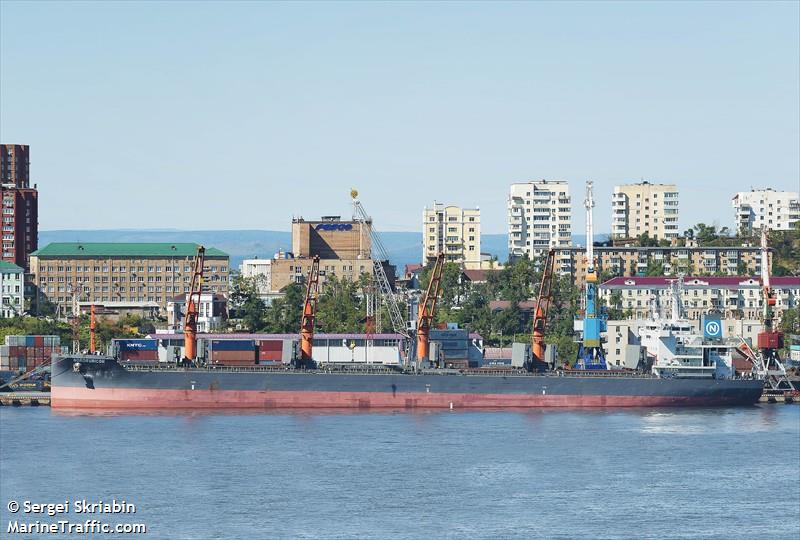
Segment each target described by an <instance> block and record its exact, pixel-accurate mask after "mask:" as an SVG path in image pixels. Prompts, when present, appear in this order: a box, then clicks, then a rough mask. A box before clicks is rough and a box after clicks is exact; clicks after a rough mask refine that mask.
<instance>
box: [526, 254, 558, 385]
mask: <svg viewBox="0 0 800 540" xmlns="http://www.w3.org/2000/svg"><path fill="white" fill-rule="evenodd" d="M555 258H556V251H555V250H554V249H551V250H550V251H548V252H547V258H546V259H545V263H544V271H543V272H542V281H541V283H540V284H539V295H538V296H537V297H536V307H535V308H534V311H533V313H534V316H533V332H532V334H531V354H532V357H531V359H530V361H529V363H528V366H527V369H528V370H529V371H533V370H534V369H535V368H536V367H537V366H536V364H538V363H542V362H544V361H545V360H544V352H545V350H546V349H547V345H546V344H545V342H544V334H545V329H546V328H547V314H548V312H549V311H550V306H551V304H552V303H553V267H554V265H555ZM540 365H541V364H540Z"/></svg>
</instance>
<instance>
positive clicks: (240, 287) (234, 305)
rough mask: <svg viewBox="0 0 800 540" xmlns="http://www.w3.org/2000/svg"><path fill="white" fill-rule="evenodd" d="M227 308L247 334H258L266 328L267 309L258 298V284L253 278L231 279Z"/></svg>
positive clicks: (239, 276)
mask: <svg viewBox="0 0 800 540" xmlns="http://www.w3.org/2000/svg"><path fill="white" fill-rule="evenodd" d="M228 307H229V310H230V312H231V313H232V315H233V317H234V318H236V319H240V320H241V321H242V325H243V326H244V327H245V328H246V329H247V331H248V332H258V331H260V330H262V329H263V328H264V327H265V326H266V323H265V318H266V314H267V307H266V306H265V305H264V302H263V301H262V300H261V298H260V297H259V296H258V284H257V282H256V281H255V280H254V279H253V278H247V277H243V276H241V275H237V276H236V277H234V278H233V282H232V283H231V292H230V298H229V306H228Z"/></svg>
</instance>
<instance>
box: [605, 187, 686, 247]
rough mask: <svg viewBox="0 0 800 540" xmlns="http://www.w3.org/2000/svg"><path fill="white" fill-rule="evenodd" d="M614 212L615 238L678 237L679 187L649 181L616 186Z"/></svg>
mask: <svg viewBox="0 0 800 540" xmlns="http://www.w3.org/2000/svg"><path fill="white" fill-rule="evenodd" d="M611 215H612V221H611V237H612V238H615V239H620V238H636V237H638V236H640V235H642V234H647V235H648V236H649V237H650V238H655V239H657V240H665V239H667V240H668V239H670V238H677V237H678V188H677V186H676V185H675V184H651V183H650V182H640V183H638V184H626V185H623V186H614V195H612V197H611Z"/></svg>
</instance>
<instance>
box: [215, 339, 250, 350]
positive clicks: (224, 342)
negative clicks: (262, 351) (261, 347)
mask: <svg viewBox="0 0 800 540" xmlns="http://www.w3.org/2000/svg"><path fill="white" fill-rule="evenodd" d="M211 350H212V351H254V350H256V342H255V341H253V340H252V339H212V340H211Z"/></svg>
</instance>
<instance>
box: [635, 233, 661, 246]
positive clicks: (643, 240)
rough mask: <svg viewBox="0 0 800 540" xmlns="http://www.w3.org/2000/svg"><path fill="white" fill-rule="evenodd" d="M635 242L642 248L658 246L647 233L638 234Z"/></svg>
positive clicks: (656, 241)
mask: <svg viewBox="0 0 800 540" xmlns="http://www.w3.org/2000/svg"><path fill="white" fill-rule="evenodd" d="M636 241H637V243H638V244H639V245H640V246H642V247H655V246H657V245H658V240H656V239H655V238H650V233H648V232H644V233H642V234H640V235H639V236H638V237H637V239H636Z"/></svg>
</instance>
